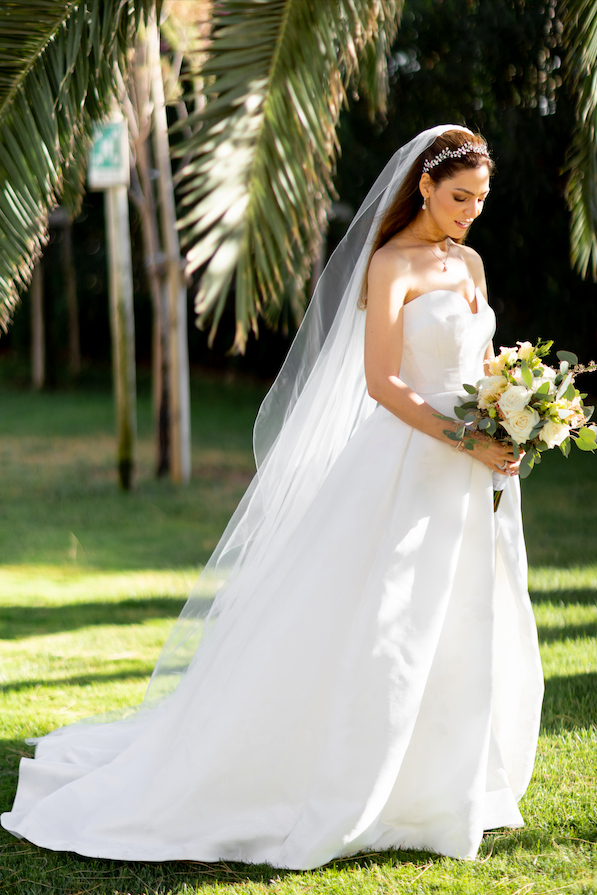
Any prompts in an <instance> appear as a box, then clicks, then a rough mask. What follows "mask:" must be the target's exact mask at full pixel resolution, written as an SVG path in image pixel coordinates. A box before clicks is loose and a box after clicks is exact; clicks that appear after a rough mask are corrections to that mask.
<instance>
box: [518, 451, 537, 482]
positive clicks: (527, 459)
mask: <svg viewBox="0 0 597 895" xmlns="http://www.w3.org/2000/svg"><path fill="white" fill-rule="evenodd" d="M534 465H535V455H534V453H533V451H527V452H526V454H525V455H524V457H523V458H522V460H521V461H520V466H519V467H518V475H519V476H520V478H521V479H526V478H528V476H530V474H531V471H532V469H533V466H534Z"/></svg>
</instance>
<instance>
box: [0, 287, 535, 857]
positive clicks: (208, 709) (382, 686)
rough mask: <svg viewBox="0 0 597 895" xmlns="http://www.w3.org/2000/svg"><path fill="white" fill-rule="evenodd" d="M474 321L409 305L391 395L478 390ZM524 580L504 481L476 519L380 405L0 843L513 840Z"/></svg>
mask: <svg viewBox="0 0 597 895" xmlns="http://www.w3.org/2000/svg"><path fill="white" fill-rule="evenodd" d="M477 304H478V311H477V313H476V314H473V313H472V312H471V309H470V306H469V305H468V303H467V301H466V300H465V299H464V298H463V296H461V295H459V294H458V293H455V292H451V291H435V292H430V293H427V294H425V295H421V296H419V297H418V298H417V299H415V300H414V301H412V302H409V303H408V304H407V305H406V306H405V308H404V352H403V362H402V368H401V373H400V376H401V378H402V379H403V380H404V381H405V382H407V383H408V384H409V385H410V386H411V387H412V388H413V389H415V390H416V391H417V392H419V393H420V394H421V395H422V396H423V397H424V398H425V400H426V401H428V402H429V403H430V404H431V405H432V406H433V407H435V408H436V409H437V410H438V411H439V412H441V413H446V414H450V413H452V409H453V406H454V404H455V403H457V402H458V400H459V399H460V398H462V397H464V392H463V390H462V383H463V382H472V383H474V382H476V381H477V379H479V377H480V376H481V375H482V374H483V367H482V361H483V354H484V351H485V348H486V346H487V344H488V342H489V340H490V339H491V337H492V335H493V331H494V327H495V323H494V315H493V312H492V311H491V309H490V308H489V307H488V305H487V304H486V302H485V301H484V299H483V297H482V295H481V293H480V292H478V293H477ZM526 572H527V570H526V557H525V549H524V541H523V536H522V527H521V512H520V494H519V485H518V481H517V480H516V479H514V478H513V479H509V480H508V482H507V485H506V488H505V491H504V495H503V498H502V501H501V505H500V509H499V511H498V513H497V514H495V515H494V513H493V504H492V476H491V472H490V471H489V469H488V468H486V467H485V466H484V465H482V464H481V463H479V462H478V461H476V460H474V459H473V458H472V457H471V456H470V454H469V453H468V452H461V453H459V452H456V451H455V450H454V449H453V448H452V447H451V446H449V445H446V444H444V443H442V442H440V441H438V440H436V439H434V438H431V437H430V436H427V435H425V434H423V433H421V432H419V431H418V430H415V429H412V428H410V427H409V426H407V425H406V424H405V423H403V422H402V421H401V420H399V419H397V418H396V417H395V416H393V415H392V414H391V413H389V412H388V411H387V410H385V409H384V408H383V407H377V409H376V410H375V411H374V412H373V413H372V414H371V415H370V416H369V417H368V418H367V419H366V420H365V421H364V422H363V424H362V425H361V426H360V428H359V429H358V430H357V431H356V433H355V434H354V435H353V437H352V438H351V439H350V441H349V442H348V444H347V446H346V448H345V449H344V450H343V452H342V453H341V455H340V456H339V458H338V459H337V461H336V462H335V464H334V466H333V467H332V469H331V472H330V473H329V474H328V475H327V478H326V479H325V481H324V483H323V485H322V487H321V488H320V489H319V491H318V493H317V495H316V496H315V498H314V499H313V500H312V502H311V504H310V505H309V507H308V509H307V510H306V512H305V514H304V516H303V517H302V519H301V521H300V523H299V525H298V526H297V528H296V529H295V530H294V531H293V533H292V535H291V536H290V537H287V538H286V540H285V541H284V542H283V543H279V544H277V547H276V550H275V551H273V552H272V553H270V554H269V555H268V556H267V557H266V558H265V559H263V561H262V562H261V563H260V564H259V565H258V566H257V567H252V568H250V569H248V570H247V571H246V572H245V574H241V575H240V576H239V577H238V578H237V579H236V580H235V581H234V583H233V585H232V586H233V587H234V588H236V589H237V590H238V593H239V594H241V595H242V599H231V600H230V601H229V602H228V605H227V608H226V609H225V610H224V611H223V612H222V613H221V614H220V616H219V617H218V618H217V621H216V622H215V624H214V626H213V629H212V630H210V632H209V634H208V635H207V637H206V638H205V639H204V641H203V643H202V645H201V647H200V648H199V650H198V651H197V653H196V655H195V658H194V659H193V661H192V663H191V665H190V667H189V670H188V671H187V673H186V675H185V677H184V679H183V680H182V682H181V684H180V686H179V687H178V689H177V690H176V691H175V692H174V693H173V694H172V695H171V696H170V697H168V698H167V699H166V700H165V701H164V702H163V703H162V704H161V705H159V706H158V707H157V708H155V709H153V710H152V709H148V710H145V711H143V712H141V713H139V714H138V715H136V716H134V717H133V718H131V719H128V720H122V721H117V722H113V723H109V724H101V725H96V724H90V725H82V726H81V725H76V726H74V727H72V728H64V729H63V730H60V731H56V732H54V733H53V734H50V735H49V736H47V737H44V738H43V739H41V740H40V741H39V743H38V745H37V749H36V757H35V759H34V760H30V759H23V760H22V762H21V769H20V777H19V787H18V792H17V796H16V800H15V804H14V807H13V810H12V812H10V813H6V814H3V815H2V824H3V826H4V827H5V828H6V829H8V830H10V831H11V832H13V833H14V834H15V835H17V836H22V837H25V838H27V839H29V840H30V841H32V842H34V843H35V844H37V845H41V846H45V847H47V848H51V849H55V850H68V851H75V852H78V853H79V854H82V855H88V856H91V857H104V858H116V859H126V860H143V861H164V860H174V859H190V860H202V861H212V860H218V859H227V860H239V861H247V862H269V863H270V864H272V865H274V866H276V867H289V868H295V869H310V868H313V867H316V866H319V865H321V864H323V863H325V862H326V861H329V860H331V859H332V858H334V857H337V856H341V855H348V854H352V853H354V852H357V851H359V850H363V849H376V850H377V849H382V848H387V847H390V846H403V847H411V848H427V849H430V850H432V851H435V852H439V853H442V854H445V855H449V856H454V857H461V858H472V857H474V856H475V854H476V852H477V849H478V847H479V844H480V841H481V838H482V833H483V830H484V829H489V828H493V827H499V826H505V825H507V826H514V827H515V826H521V825H522V823H523V821H522V817H521V814H520V812H519V809H518V807H517V801H518V800H519V799H520V797H521V796H522V795H523V793H524V791H525V789H526V787H527V785H528V782H529V779H530V775H531V771H532V766H533V760H534V754H535V749H536V743H537V735H538V726H539V714H540V706H541V698H542V686H543V685H542V675H541V668H540V663H539V655H538V645H537V635H536V629H535V625H534V621H533V616H532V610H531V605H530V601H529V597H528V593H527V589H526V588H527V585H526Z"/></svg>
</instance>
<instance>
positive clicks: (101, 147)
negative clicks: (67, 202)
mask: <svg viewBox="0 0 597 895" xmlns="http://www.w3.org/2000/svg"><path fill="white" fill-rule="evenodd" d="M129 178H130V169H129V143H128V132H127V126H126V121H106V122H104V124H96V125H95V127H94V129H93V144H92V146H91V151H90V153H89V167H88V169H87V183H88V185H89V187H90V189H92V190H105V189H108V188H109V187H112V186H128V184H129Z"/></svg>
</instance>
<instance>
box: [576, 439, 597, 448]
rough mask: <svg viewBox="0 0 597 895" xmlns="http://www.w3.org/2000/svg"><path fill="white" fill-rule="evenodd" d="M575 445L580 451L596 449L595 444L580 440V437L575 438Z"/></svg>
mask: <svg viewBox="0 0 597 895" xmlns="http://www.w3.org/2000/svg"><path fill="white" fill-rule="evenodd" d="M576 447H577V448H578V449H579V450H580V451H594V450H595V449H597V444H596V443H595V442H593V443H592V444H591V443H590V442H588V441H582V440H581V439H580V438H578V439H577V440H576Z"/></svg>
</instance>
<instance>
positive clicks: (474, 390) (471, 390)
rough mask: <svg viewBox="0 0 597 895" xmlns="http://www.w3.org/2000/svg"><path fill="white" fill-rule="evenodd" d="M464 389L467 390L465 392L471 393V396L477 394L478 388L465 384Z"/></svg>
mask: <svg viewBox="0 0 597 895" xmlns="http://www.w3.org/2000/svg"><path fill="white" fill-rule="evenodd" d="M462 387H463V389H464V390H465V392H468V393H469V395H476V394H477V388H476V386H474V385H469V384H468V383H467V382H465V383H464V384H463V386H462Z"/></svg>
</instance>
